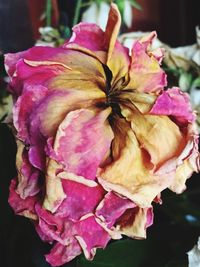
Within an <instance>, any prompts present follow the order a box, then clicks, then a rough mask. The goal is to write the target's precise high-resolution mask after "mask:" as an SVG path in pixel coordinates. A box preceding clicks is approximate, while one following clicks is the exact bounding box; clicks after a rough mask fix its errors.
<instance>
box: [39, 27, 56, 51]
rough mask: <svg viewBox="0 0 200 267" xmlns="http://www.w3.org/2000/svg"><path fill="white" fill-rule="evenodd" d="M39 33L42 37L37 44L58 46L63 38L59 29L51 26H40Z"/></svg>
mask: <svg viewBox="0 0 200 267" xmlns="http://www.w3.org/2000/svg"><path fill="white" fill-rule="evenodd" d="M39 33H40V39H38V40H37V42H36V44H35V45H36V46H50V47H56V46H57V43H58V42H59V39H60V38H61V37H60V33H59V31H58V30H57V29H55V28H53V27H50V26H47V27H41V28H39Z"/></svg>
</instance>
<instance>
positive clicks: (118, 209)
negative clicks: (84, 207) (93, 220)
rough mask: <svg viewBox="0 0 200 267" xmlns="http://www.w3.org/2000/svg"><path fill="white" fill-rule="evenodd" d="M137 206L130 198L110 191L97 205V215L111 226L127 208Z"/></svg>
mask: <svg viewBox="0 0 200 267" xmlns="http://www.w3.org/2000/svg"><path fill="white" fill-rule="evenodd" d="M135 206H136V205H135V204H134V203H133V202H131V201H130V200H128V199H126V198H122V197H121V196H119V195H116V194H114V193H113V192H109V193H107V194H106V196H105V198H104V199H103V200H102V202H100V204H99V206H98V207H97V210H96V215H97V216H98V217H99V218H100V219H101V220H102V221H104V222H105V223H106V225H107V226H108V227H109V228H110V227H112V226H113V225H114V224H115V222H116V220H117V219H118V218H119V217H120V216H121V215H122V214H123V213H124V212H125V211H126V210H127V209H131V208H134V207H135Z"/></svg>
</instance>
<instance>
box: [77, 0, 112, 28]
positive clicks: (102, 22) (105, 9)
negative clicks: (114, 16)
mask: <svg viewBox="0 0 200 267" xmlns="http://www.w3.org/2000/svg"><path fill="white" fill-rule="evenodd" d="M109 10H110V6H109V5H108V4H107V3H105V2H101V3H100V4H99V5H98V4H97V3H95V2H93V3H92V4H91V5H90V7H89V8H88V9H86V11H85V12H84V13H83V16H82V22H87V23H96V24H98V25H99V26H100V27H101V28H102V29H103V30H105V28H106V23H107V19H108V13H109Z"/></svg>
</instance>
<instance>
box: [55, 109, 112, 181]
mask: <svg viewBox="0 0 200 267" xmlns="http://www.w3.org/2000/svg"><path fill="white" fill-rule="evenodd" d="M109 114H110V109H109V108H108V109H106V110H104V111H102V112H99V113H96V112H94V111H92V110H89V109H80V110H76V111H72V112H70V113H68V115H67V116H66V118H65V119H64V120H63V122H62V123H61V124H60V126H59V128H58V131H57V135H56V138H55V143H54V150H55V152H56V155H57V157H56V159H57V161H58V162H60V163H62V164H63V165H64V166H65V170H66V171H67V172H69V173H73V174H76V175H78V176H82V177H85V178H88V179H92V180H94V179H95V177H96V171H97V168H98V166H99V164H100V163H101V162H102V160H103V159H104V156H105V155H106V153H107V151H108V150H109V148H110V144H111V141H112V139H113V133H112V130H111V127H110V126H109V124H108V122H107V117H108V116H109ZM97 140H98V142H97Z"/></svg>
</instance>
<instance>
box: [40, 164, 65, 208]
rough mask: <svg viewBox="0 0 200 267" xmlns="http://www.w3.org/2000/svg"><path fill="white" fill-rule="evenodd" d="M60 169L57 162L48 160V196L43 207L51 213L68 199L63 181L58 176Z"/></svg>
mask: <svg viewBox="0 0 200 267" xmlns="http://www.w3.org/2000/svg"><path fill="white" fill-rule="evenodd" d="M59 167H60V166H59V164H58V163H57V162H56V161H54V160H52V159H47V174H46V195H45V199H44V202H43V207H44V208H45V209H47V210H50V211H51V212H54V211H56V209H57V208H58V207H59V205H60V204H61V202H62V201H63V199H65V197H66V195H65V193H64V191H63V187H62V182H61V179H60V178H59V177H57V176H56V171H57V170H58V169H59Z"/></svg>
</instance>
